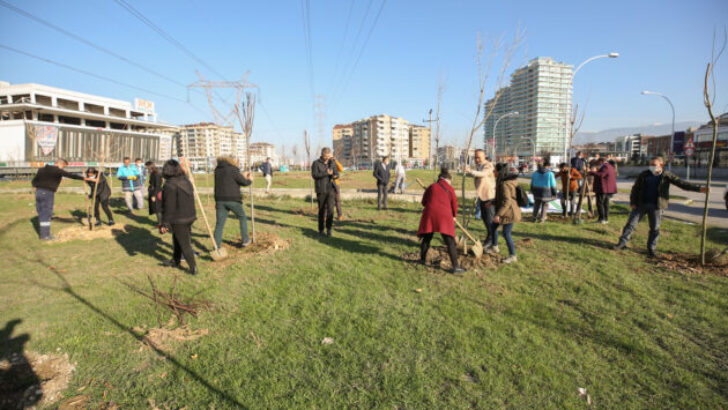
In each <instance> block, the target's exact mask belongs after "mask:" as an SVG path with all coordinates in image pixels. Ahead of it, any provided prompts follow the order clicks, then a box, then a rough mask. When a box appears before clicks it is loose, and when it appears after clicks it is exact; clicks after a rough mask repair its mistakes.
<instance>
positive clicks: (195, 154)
mask: <svg viewBox="0 0 728 410" xmlns="http://www.w3.org/2000/svg"><path fill="white" fill-rule="evenodd" d="M177 147H178V148H177V150H178V153H179V156H180V157H186V158H187V159H188V160H189V161H190V165H191V166H192V168H195V169H204V168H208V167H210V166H211V164H212V163H213V162H214V159H215V157H218V156H221V155H231V156H233V157H235V158H237V159H238V161H240V165H241V166H243V165H245V158H246V156H245V154H246V151H245V150H246V144H245V136H244V135H243V134H242V133H239V132H237V131H235V130H234V129H233V127H225V126H222V125H218V124H214V123H211V122H201V123H197V124H189V125H183V126H181V127H180V132H179V143H178V144H177Z"/></svg>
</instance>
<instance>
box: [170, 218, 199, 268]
mask: <svg viewBox="0 0 728 410" xmlns="http://www.w3.org/2000/svg"><path fill="white" fill-rule="evenodd" d="M172 242H173V243H174V251H173V253H172V259H174V261H175V262H176V263H178V264H179V262H180V261H181V260H182V255H184V257H185V260H186V261H187V265H188V266H189V267H190V269H192V268H194V267H195V252H194V251H193V250H192V223H188V224H173V225H172Z"/></svg>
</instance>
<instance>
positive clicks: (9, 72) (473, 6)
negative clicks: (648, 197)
mask: <svg viewBox="0 0 728 410" xmlns="http://www.w3.org/2000/svg"><path fill="white" fill-rule="evenodd" d="M124 2H126V4H128V5H131V6H132V7H133V9H135V10H136V11H138V12H139V14H138V16H140V18H141V19H147V20H148V21H151V22H152V23H153V24H154V25H156V27H158V28H159V29H161V30H162V31H163V33H165V34H166V36H167V39H169V40H167V39H165V37H163V36H162V35H160V34H159V33H158V32H156V31H154V30H153V29H152V28H150V27H149V26H147V25H145V24H144V23H143V22H142V21H141V20H140V18H137V17H135V16H134V15H132V14H131V13H130V12H129V11H128V10H127V9H125V8H124V7H122V5H123V3H124ZM3 4H10V5H12V6H14V7H17V8H19V9H22V10H23V11H25V12H27V13H30V14H31V15H33V16H35V17H37V18H40V19H42V20H45V21H47V22H49V23H52V24H55V25H57V26H60V27H61V28H62V29H64V30H66V31H68V32H70V33H73V34H74V35H76V36H79V37H81V38H83V39H85V40H87V41H90V42H92V43H94V44H96V45H98V46H100V47H103V48H105V49H107V50H110V51H112V52H114V53H116V54H118V55H121V56H123V57H124V58H126V59H128V60H131V61H133V62H134V63H136V64H138V65H141V66H143V67H144V68H145V69H141V68H139V67H138V66H134V65H131V64H129V63H127V62H125V61H122V60H120V59H117V58H114V57H112V56H110V55H108V54H105V53H103V52H100V51H98V50H96V49H94V48H92V47H91V46H89V45H87V44H83V43H81V42H78V41H76V40H74V39H72V38H70V37H67V36H65V35H63V34H60V33H59V32H57V31H55V30H53V29H51V28H49V27H47V26H45V25H43V24H40V23H38V22H36V21H33V20H30V19H28V18H26V17H24V16H21V15H19V14H17V13H15V12H13V11H11V10H9V9H8V8H6V7H3V6H2V5H3ZM726 24H728V1H725V0H683V1H675V0H663V1H639V0H627V1H624V0H614V1H609V2H605V1H584V0H581V1H548V2H545V1H538V0H536V1H518V2H505V1H500V2H495V1H457V0H448V1H431V0H419V1H417V0H412V1H410V0H354V1H349V0H338V1H319V0H308V1H307V0H288V1H283V0H280V1H278V0H271V1H212V0H210V1H203V0H178V1H153V2H148V1H145V2H143V1H139V0H95V1H88V0H87V1H80V0H64V1H62V2H61V1H51V0H23V1H19V0H0V80H2V81H8V82H11V83H14V84H17V83H30V82H33V83H40V84H45V85H51V86H56V87H61V88H67V89H71V90H75V91H80V92H85V93H90V94H96V95H101V96H105V97H111V98H117V99H121V100H127V101H133V100H134V98H143V99H147V100H152V101H154V102H155V104H156V110H157V114H158V117H159V119H160V120H161V121H165V122H169V123H174V124H189V123H195V122H199V121H211V120H212V119H213V116H212V114H211V110H210V108H209V105H208V102H207V99H206V98H205V95H204V94H203V93H201V92H200V91H199V90H197V91H195V90H192V91H189V90H188V88H187V87H185V85H188V84H191V83H194V82H196V81H198V77H197V74H196V70H199V72H200V73H201V74H202V75H203V76H204V77H205V78H206V79H207V80H215V81H222V80H228V81H233V80H240V79H241V78H242V77H243V75H244V74H245V73H246V72H248V71H249V72H250V74H249V76H248V77H247V78H248V81H250V82H251V83H254V84H255V85H257V87H258V88H257V93H258V97H259V103H258V105H257V110H256V115H255V126H254V130H253V136H252V141H253V142H255V141H266V142H271V143H274V144H276V145H277V146H279V147H280V146H281V145H285V146H287V147H288V149H289V150H290V148H291V147H292V146H293V145H294V144H295V145H298V147H299V150H301V149H302V146H303V144H302V134H303V131H304V130H307V131H308V133H309V135H311V137H312V145H314V146H320V145H327V144H330V141H331V127H332V126H333V125H334V124H337V123H348V122H351V121H355V120H359V119H362V118H365V117H368V116H371V115H375V114H382V113H386V114H389V115H393V116H399V117H403V118H404V119H406V120H409V121H410V122H412V123H419V124H422V123H423V120H424V119H426V118H427V116H428V111H429V110H430V109H434V108H435V107H436V104H437V90H438V84H440V83H442V84H443V85H444V93H443V97H442V103H441V111H440V121H441V122H440V123H441V134H442V137H441V143H454V144H463V142H464V141H465V138H466V135H467V133H468V131H469V130H470V127H471V125H472V123H473V120H474V116H475V112H476V109H477V101H478V68H477V64H476V48H477V47H476V45H477V39H478V36H479V35H480V36H481V38H483V39H484V50H485V55H486V56H490V55H491V53H492V50H493V42H494V41H495V40H496V39H499V38H500V39H501V41H502V44H505V45H508V44H510V42H511V41H512V39H513V37H514V35H515V33H516V32H518V31H519V30H523V31H524V32H525V35H524V38H523V41H522V42H521V44H520V45H519V47H518V48H517V49H516V51H515V53H514V57H513V58H512V60H511V65H510V66H509V68H508V70H507V74H508V76H509V75H510V73H511V72H512V71H513V69H515V68H516V67H518V66H520V65H523V64H524V63H526V62H527V61H528V60H530V59H531V58H534V57H538V56H549V57H552V58H554V59H555V60H557V61H562V62H565V63H568V64H571V65H574V66H576V65H578V64H579V63H581V62H582V61H584V60H586V59H587V58H589V57H592V56H594V55H599V54H605V53H609V52H618V53H620V57H619V58H617V59H601V60H596V61H594V62H592V63H589V64H588V65H586V66H584V68H583V69H582V70H581V71H579V73H578V75H577V76H576V78H575V84H574V87H575V88H574V99H575V102H576V103H578V104H579V105H580V106H582V107H586V116H585V120H584V123H583V125H582V130H583V131H599V130H603V129H607V128H615V127H628V126H638V125H646V124H653V123H667V122H669V121H670V120H671V114H670V109H669V106H668V105H667V103H666V102H665V101H664V100H662V99H660V98H657V97H654V96H643V95H641V94H640V92H641V91H642V90H653V91H659V92H662V93H664V94H665V95H667V96H669V98H670V99H671V100H672V102H673V103H674V105H675V111H676V120H677V121H695V122H696V123H702V122H705V121H707V119H708V117H707V112H706V109H705V107H704V105H703V97H702V83H703V77H704V74H705V68H706V65H707V63H708V62H709V61H710V56H711V48H712V44H711V43H712V39H713V33H714V30H715V29H717V30H719V37H720V35H722V30H723V28H724V27H726ZM309 32H310V41H307V38H309V35H308V33H309ZM173 43H176V44H177V45H178V46H179V47H176V46H175V45H174V44H173ZM309 45H310V54H309V53H308V52H307V50H309ZM3 46H6V47H8V46H9V47H12V48H15V49H19V50H22V51H24V52H26V53H30V54H33V55H36V56H40V57H43V58H45V59H50V60H54V61H57V62H59V63H63V64H66V65H68V66H72V67H74V68H76V69H80V70H83V71H85V72H87V73H91V74H95V75H96V76H101V77H105V78H111V79H113V80H116V81H117V82H121V83H124V84H126V85H131V86H134V87H137V88H138V89H133V88H129V87H127V86H125V85H120V84H118V83H113V82H109V81H105V80H103V79H100V78H97V77H94V76H91V75H88V74H82V73H79V72H76V71H72V70H69V69H67V68H62V67H59V66H57V65H54V64H51V63H48V62H44V61H40V60H37V59H34V58H31V57H28V56H26V55H20V54H18V53H16V52H13V51H10V50H7V49H6V48H3ZM309 55H310V58H309V57H308V56H309ZM502 56H503V53H502V52H501V53H499V54H497V57H496V58H495V60H494V64H493V65H492V68H491V72H490V73H489V77H488V81H487V85H486V98H490V97H491V96H492V95H493V92H494V90H495V87H496V85H497V77H498V72H499V70H500V69H501V68H502V66H503V63H504V61H503V58H502ZM309 61H310V63H309ZM147 70H152V71H155V72H157V73H159V74H160V76H157V75H154V74H151V73H149V72H148V71H147ZM162 76H163V77H165V78H162ZM715 76H716V79H717V93H716V94H717V100H716V108H715V110H716V111H718V112H726V111H728V52H727V53H726V54H725V55H724V56H723V58H722V60H721V61H719V63H718V65H717V66H716V67H715ZM506 81H507V78H506ZM158 94H161V95H158ZM218 95H219V97H220V98H216V99H215V104H216V106H217V107H218V110H220V111H224V112H227V111H229V109H230V108H231V107H230V104H225V103H223V102H222V101H221V100H223V99H225V100H228V101H229V102H230V101H233V100H234V98H233V94H232V91H231V90H229V89H228V90H219V91H218ZM318 95H321V96H322V97H321V98H320V99H317V98H316V96H318ZM317 101H320V102H321V104H320V107H319V108H318V109H317V108H316V107H315V105H316V102H317ZM317 113H318V114H320V117H319V116H317ZM319 118H321V120H320V121H319ZM478 136H482V132H480V133H479V134H478ZM476 142H477V143H478V144H482V137H480V138H477V139H476Z"/></svg>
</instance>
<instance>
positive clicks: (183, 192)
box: [159, 159, 199, 275]
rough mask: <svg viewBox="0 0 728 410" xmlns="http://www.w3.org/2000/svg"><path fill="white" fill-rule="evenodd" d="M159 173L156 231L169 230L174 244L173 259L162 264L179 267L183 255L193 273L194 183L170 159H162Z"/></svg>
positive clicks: (195, 270)
mask: <svg viewBox="0 0 728 410" xmlns="http://www.w3.org/2000/svg"><path fill="white" fill-rule="evenodd" d="M162 176H163V177H164V179H165V182H164V187H163V188H162V223H161V225H160V226H159V232H160V233H163V234H164V233H167V232H170V231H171V232H172V243H173V245H174V247H173V253H172V260H170V261H168V262H165V263H164V265H166V266H175V267H179V264H180V262H181V261H182V256H183V255H184V257H185V261H187V265H188V266H189V267H190V273H191V274H193V275H196V274H197V273H199V272H198V270H197V264H196V263H195V252H194V250H193V249H192V223H193V222H195V219H197V211H196V209H195V191H194V187H193V186H192V183H191V182H190V180H189V179H188V178H187V174H186V173H185V170H184V169H183V168H182V166H180V164H179V163H178V162H177V161H175V160H173V159H170V160H168V161H167V162H165V163H164V166H163V167H162Z"/></svg>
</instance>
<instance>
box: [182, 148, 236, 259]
mask: <svg viewBox="0 0 728 410" xmlns="http://www.w3.org/2000/svg"><path fill="white" fill-rule="evenodd" d="M185 168H186V169H187V176H189V177H190V182H191V183H192V190H193V191H194V193H195V199H196V200H197V205H198V206H199V207H200V211H202V219H204V220H205V226H206V227H207V233H208V234H209V235H210V241H211V242H212V248H213V250H212V252H210V257H211V258H212V260H213V261H215V262H219V261H221V260H225V259H226V258H227V257H228V253H227V251H226V250H225V249H223V248H218V247H217V243H216V242H215V237H214V236H213V235H212V229H210V223H209V222H208V221H207V214H206V213H205V208H204V207H203V206H202V200H201V199H200V195H199V194H198V193H197V187H196V186H195V177H194V176H192V172H191V171H190V168H189V162H188V161H187V160H185Z"/></svg>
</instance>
